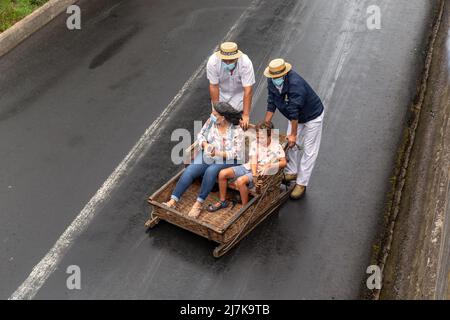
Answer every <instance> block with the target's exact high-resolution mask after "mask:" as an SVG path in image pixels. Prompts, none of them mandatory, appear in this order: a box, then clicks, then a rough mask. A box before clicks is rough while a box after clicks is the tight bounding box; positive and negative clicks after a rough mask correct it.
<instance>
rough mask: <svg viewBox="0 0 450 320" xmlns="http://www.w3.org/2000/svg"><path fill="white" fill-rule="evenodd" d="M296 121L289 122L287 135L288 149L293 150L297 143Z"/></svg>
mask: <svg viewBox="0 0 450 320" xmlns="http://www.w3.org/2000/svg"><path fill="white" fill-rule="evenodd" d="M297 131H298V120H291V132H290V134H289V135H288V137H287V138H288V143H289V147H290V148H293V147H294V146H295V144H296V143H297Z"/></svg>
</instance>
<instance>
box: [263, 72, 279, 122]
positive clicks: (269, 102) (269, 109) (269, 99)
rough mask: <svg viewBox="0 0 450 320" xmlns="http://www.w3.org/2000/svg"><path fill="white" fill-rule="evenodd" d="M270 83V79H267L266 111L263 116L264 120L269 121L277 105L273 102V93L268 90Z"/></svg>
mask: <svg viewBox="0 0 450 320" xmlns="http://www.w3.org/2000/svg"><path fill="white" fill-rule="evenodd" d="M270 85H272V84H271V83H270V80H269V81H267V111H266V116H265V119H264V120H265V122H266V123H267V122H271V121H272V118H273V115H274V113H275V111H276V110H277V107H276V106H275V103H274V98H273V93H272V92H271V91H270V89H269V86H270Z"/></svg>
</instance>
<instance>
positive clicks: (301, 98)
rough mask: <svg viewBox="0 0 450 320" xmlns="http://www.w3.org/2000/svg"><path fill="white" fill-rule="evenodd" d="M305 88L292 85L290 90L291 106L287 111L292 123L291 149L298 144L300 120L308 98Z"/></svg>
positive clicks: (289, 139)
mask: <svg viewBox="0 0 450 320" xmlns="http://www.w3.org/2000/svg"><path fill="white" fill-rule="evenodd" d="M306 95H307V93H306V91H305V87H304V86H301V85H292V87H290V88H289V104H288V106H287V111H288V113H289V121H290V122H291V133H290V135H289V136H288V142H289V147H290V148H292V147H294V146H295V144H296V143H297V131H298V118H299V116H300V112H301V109H302V107H303V106H304V105H305V98H306Z"/></svg>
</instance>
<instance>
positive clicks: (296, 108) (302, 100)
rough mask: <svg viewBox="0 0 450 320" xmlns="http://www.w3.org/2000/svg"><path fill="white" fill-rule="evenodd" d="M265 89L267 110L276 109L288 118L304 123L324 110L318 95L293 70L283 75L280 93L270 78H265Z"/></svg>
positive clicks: (273, 110)
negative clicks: (266, 91)
mask: <svg viewBox="0 0 450 320" xmlns="http://www.w3.org/2000/svg"><path fill="white" fill-rule="evenodd" d="M267 90H268V96H267V111H270V112H275V111H276V110H277V109H278V110H280V112H281V113H282V114H283V115H284V116H285V117H286V118H288V119H289V120H298V122H299V123H306V122H309V121H312V120H314V119H316V118H318V117H320V116H321V115H322V113H323V111H324V107H323V104H322V102H321V101H320V98H319V96H318V95H317V94H316V93H315V92H314V90H313V89H312V88H311V86H310V85H309V84H308V83H307V82H306V81H305V79H303V78H302V77H301V76H300V75H299V74H298V73H296V72H295V71H294V70H291V71H289V72H288V74H287V75H286V76H285V77H284V83H283V88H282V90H281V93H280V91H279V90H278V89H277V87H275V85H274V84H273V82H272V79H267Z"/></svg>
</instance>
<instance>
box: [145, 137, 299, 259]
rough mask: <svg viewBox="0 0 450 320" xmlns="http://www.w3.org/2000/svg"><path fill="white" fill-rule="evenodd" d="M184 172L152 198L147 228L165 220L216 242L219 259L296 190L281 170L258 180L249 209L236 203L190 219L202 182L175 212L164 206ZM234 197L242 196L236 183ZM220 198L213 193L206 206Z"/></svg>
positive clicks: (215, 251)
mask: <svg viewBox="0 0 450 320" xmlns="http://www.w3.org/2000/svg"><path fill="white" fill-rule="evenodd" d="M280 141H282V143H283V144H284V145H286V142H285V136H282V137H280ZM194 149H195V145H193V146H192V147H191V150H190V151H192V150H194ZM184 170H185V169H183V170H181V171H180V172H179V173H178V174H176V175H175V176H174V177H173V178H172V179H170V181H168V182H167V183H166V184H165V185H164V186H162V187H161V188H160V189H159V190H158V191H156V192H155V193H154V194H153V195H151V196H150V197H149V198H148V203H149V204H150V205H151V206H152V209H153V210H152V211H151V214H150V218H149V220H148V221H147V222H146V224H145V226H146V227H147V228H153V227H154V226H156V225H157V224H158V223H159V222H160V220H164V221H167V222H169V223H171V224H174V225H177V226H179V227H181V228H183V229H186V230H189V231H191V232H193V233H196V234H198V235H200V236H203V237H205V238H207V239H209V240H212V241H215V242H217V243H218V244H219V246H217V247H216V248H215V249H214V251H213V255H214V257H216V258H218V257H221V256H222V255H224V254H225V253H226V252H228V251H229V250H230V249H231V248H233V247H234V246H235V245H236V244H237V243H238V242H239V241H240V240H242V239H243V238H244V237H245V236H246V235H247V234H249V233H250V232H251V231H252V230H253V229H254V228H255V227H256V226H257V225H258V224H259V223H261V222H262V221H263V220H264V219H266V218H267V217H268V216H269V215H270V214H272V213H274V212H276V211H277V209H278V208H279V207H280V206H281V205H282V204H283V203H284V202H285V201H286V200H287V199H288V198H289V193H290V192H291V191H292V186H289V185H287V184H284V183H283V176H284V174H283V170H281V169H280V170H279V171H278V172H277V173H276V174H274V175H267V176H258V177H257V178H256V179H255V181H254V184H255V187H254V188H252V189H250V200H249V202H248V203H247V205H245V206H242V204H240V203H235V205H234V206H231V205H230V206H229V207H228V208H226V209H222V210H219V211H218V212H215V213H210V212H207V211H206V210H203V211H202V213H201V214H200V216H199V217H197V218H191V217H189V216H188V212H189V210H190V209H191V207H192V205H193V204H194V203H195V201H196V199H197V195H198V193H199V190H200V185H201V180H200V179H197V181H195V182H194V183H193V184H192V185H191V186H190V187H189V189H188V190H187V191H186V192H185V193H184V195H183V197H182V198H181V200H180V201H179V202H178V203H177V206H176V208H175V209H172V208H168V207H167V206H164V205H163V204H162V203H163V202H165V201H167V200H168V199H169V198H170V195H171V194H172V191H173V189H174V188H175V185H176V183H177V181H178V179H179V178H180V176H181V175H182V174H183V172H184ZM230 194H231V195H237V194H238V191H237V190H236V187H235V186H234V184H233V183H229V184H228V195H230ZM218 198H219V194H218V192H211V193H210V195H209V196H208V198H207V199H206V201H205V205H208V204H210V203H215V202H217V200H218Z"/></svg>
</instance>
